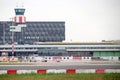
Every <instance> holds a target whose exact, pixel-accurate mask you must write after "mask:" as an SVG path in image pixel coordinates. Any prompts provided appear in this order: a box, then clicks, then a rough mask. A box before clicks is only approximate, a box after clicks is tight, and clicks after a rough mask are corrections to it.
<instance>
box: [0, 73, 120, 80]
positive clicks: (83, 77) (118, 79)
mask: <svg viewBox="0 0 120 80" xmlns="http://www.w3.org/2000/svg"><path fill="white" fill-rule="evenodd" d="M0 80H120V73H98V74H95V73H79V74H65V73H48V74H35V73H31V74H13V75H7V74H2V75H0Z"/></svg>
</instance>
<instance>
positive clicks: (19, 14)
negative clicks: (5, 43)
mask: <svg viewBox="0 0 120 80" xmlns="http://www.w3.org/2000/svg"><path fill="white" fill-rule="evenodd" d="M14 10H15V17H14V18H13V22H14V24H15V27H20V28H21V27H22V26H18V25H19V24H25V23H26V17H25V16H24V12H25V9H24V8H15V9H14ZM12 26H13V25H12ZM17 31H18V30H17V28H16V31H13V32H12V60H14V32H17Z"/></svg>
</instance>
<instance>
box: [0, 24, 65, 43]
mask: <svg viewBox="0 0 120 80" xmlns="http://www.w3.org/2000/svg"><path fill="white" fill-rule="evenodd" d="M11 25H12V22H6V23H4V22H0V30H1V31H0V41H1V42H0V44H3V36H4V35H3V32H5V36H4V37H5V42H6V43H8V44H11V42H12V40H11V36H12V32H10V29H9V26H11ZM26 25H27V27H22V31H21V32H14V42H15V43H18V44H33V43H34V42H62V41H63V40H65V22H26ZM3 27H4V30H3Z"/></svg>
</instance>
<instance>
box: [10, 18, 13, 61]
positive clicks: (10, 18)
mask: <svg viewBox="0 0 120 80" xmlns="http://www.w3.org/2000/svg"><path fill="white" fill-rule="evenodd" d="M10 19H11V26H13V18H10ZM12 59H14V32H13V31H12Z"/></svg>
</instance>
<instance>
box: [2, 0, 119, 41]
mask: <svg viewBox="0 0 120 80" xmlns="http://www.w3.org/2000/svg"><path fill="white" fill-rule="evenodd" d="M16 6H24V8H25V9H26V11H25V16H26V20H27V21H65V31H66V32H65V36H66V37H65V41H67V42H69V41H72V42H99V41H101V40H120V0H0V21H10V18H11V17H14V16H15V12H14V8H16Z"/></svg>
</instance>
